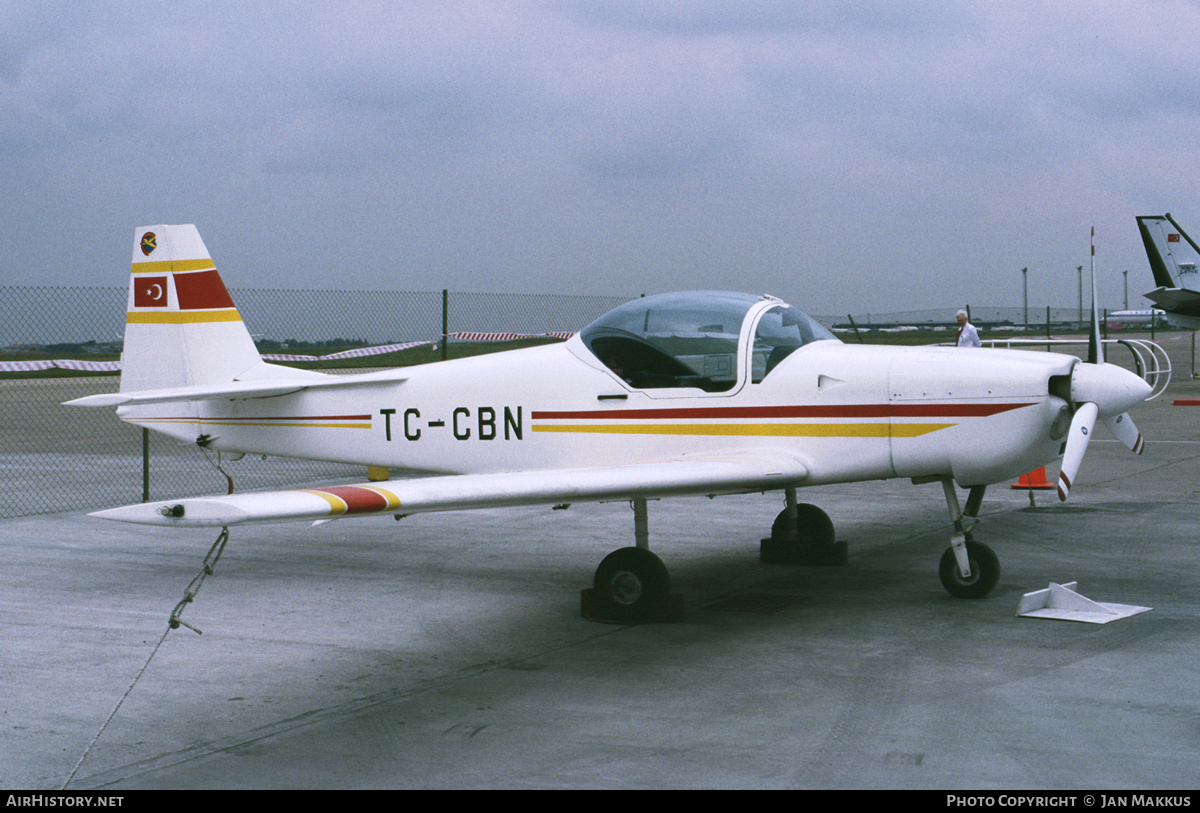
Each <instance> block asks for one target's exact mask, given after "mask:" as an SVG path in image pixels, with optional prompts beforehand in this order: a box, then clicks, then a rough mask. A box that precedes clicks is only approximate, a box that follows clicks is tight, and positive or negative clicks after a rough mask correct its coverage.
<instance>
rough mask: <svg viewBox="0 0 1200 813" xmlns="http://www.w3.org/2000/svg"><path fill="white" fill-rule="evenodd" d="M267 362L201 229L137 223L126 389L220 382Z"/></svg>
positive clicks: (124, 378)
mask: <svg viewBox="0 0 1200 813" xmlns="http://www.w3.org/2000/svg"><path fill="white" fill-rule="evenodd" d="M261 364H263V361H262V358H261V356H259V353H258V349H257V348H256V347H255V346H254V340H253V339H251V338H250V333H249V331H247V330H246V325H245V324H244V323H243V322H242V317H241V314H239V313H238V311H237V308H236V307H234V304H233V300H232V299H231V298H230V296H229V292H228V291H227V290H226V289H225V283H223V282H222V281H221V275H220V274H218V273H217V269H216V266H215V265H214V264H213V261H212V259H211V258H210V257H209V255H208V249H207V248H205V247H204V241H203V240H201V239H200V233H199V232H198V231H197V230H196V227H195V226H192V225H185V226H143V227H141V228H138V229H136V230H135V231H134V237H133V267H132V273H131V274H130V280H129V306H128V310H127V312H126V317H125V349H124V352H123V354H122V356H121V392H135V391H140V390H149V389H161V388H165V387H183V386H191V385H204V384H220V383H224V382H229V381H233V380H234V379H236V378H238V377H239V376H241V375H243V374H244V373H246V372H247V371H249V370H250V369H251V368H253V367H255V366H258V365H261Z"/></svg>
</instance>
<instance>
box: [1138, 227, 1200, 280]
mask: <svg viewBox="0 0 1200 813" xmlns="http://www.w3.org/2000/svg"><path fill="white" fill-rule="evenodd" d="M1137 224H1138V231H1139V232H1141V234H1142V243H1143V244H1145V246H1146V257H1147V258H1149V260H1150V270H1151V271H1152V272H1153V274H1154V284H1155V285H1156V286H1158V287H1159V288H1188V289H1191V290H1200V271H1198V269H1200V247H1197V246H1196V243H1195V241H1193V240H1192V238H1190V237H1188V235H1187V233H1186V232H1185V231H1184V230H1183V229H1181V228H1179V224H1178V223H1176V222H1175V220H1174V219H1173V218H1172V217H1171V215H1170V214H1166V215H1146V216H1141V217H1138V219H1137Z"/></svg>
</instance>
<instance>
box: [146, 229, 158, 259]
mask: <svg viewBox="0 0 1200 813" xmlns="http://www.w3.org/2000/svg"><path fill="white" fill-rule="evenodd" d="M156 248H158V242H157V240H156V239H155V237H154V232H152V231H148V232H146V233H145V234H143V235H142V253H143V254H145V255H146V256H147V257H149V256H150V252H152V251H154V249H156Z"/></svg>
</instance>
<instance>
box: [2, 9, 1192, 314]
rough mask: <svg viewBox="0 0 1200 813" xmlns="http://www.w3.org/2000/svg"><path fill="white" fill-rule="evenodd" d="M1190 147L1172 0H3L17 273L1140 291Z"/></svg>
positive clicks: (645, 288)
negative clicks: (168, 234) (206, 259)
mask: <svg viewBox="0 0 1200 813" xmlns="http://www.w3.org/2000/svg"><path fill="white" fill-rule="evenodd" d="M1198 142H1200V4H1198V3H1196V2H1183V1H1182V0H1161V1H1160V0H1141V1H1138V0H1132V1H1131V2H1113V3H1096V2H1094V0H1087V1H1086V2H1083V1H1082V0H1056V2H1053V3H1048V2H1037V3H1034V2H1025V1H1024V0H1005V2H996V0H988V1H987V2H981V1H980V0H957V1H956V2H948V1H947V2H929V1H926V0H907V2H896V0H848V1H847V2H839V3H804V2H797V1H796V0H691V1H690V2H684V0H545V2H538V1H537V0H512V2H500V1H498V2H486V1H485V0H463V1H462V2H458V1H457V0H434V2H430V1H429V0H421V2H407V1H406V0H388V2H345V3H343V2H337V1H336V0H327V2H323V3H311V2H303V3H289V2H278V1H276V2H264V3H256V2H247V0H236V2H225V1H224V0H204V2H195V3H192V2H170V3H161V2H158V3H136V2H118V1H116V0H113V1H110V2H90V3H79V2H77V0H66V1H63V2H60V1H59V0H37V1H36V2H27V1H26V0H6V2H4V4H3V5H2V6H0V150H2V151H3V153H2V155H0V181H2V184H3V186H2V192H0V284H3V285H41V284H55V285H122V286H123V285H125V284H126V282H127V276H128V268H129V265H128V263H129V257H130V252H131V250H132V238H133V230H134V228H135V227H136V226H139V225H151V224H158V223H195V224H197V226H198V227H199V229H200V232H201V235H202V236H203V237H204V239H205V242H206V244H207V245H208V248H209V251H210V253H211V254H212V256H213V258H214V259H215V260H216V263H217V267H218V268H219V269H220V270H221V273H222V275H223V276H224V277H225V280H226V284H227V285H229V286H230V287H232V288H238V287H241V288H251V287H268V288H269V287H288V288H293V287H320V288H349V289H377V288H385V289H399V290H439V289H441V288H449V289H451V290H471V291H506V292H507V291H516V292H564V293H572V294H615V295H624V294H631V295H637V294H640V293H642V292H648V293H654V292H658V291H666V290H680V289H688V288H728V289H737V290H747V291H750V292H754V293H774V294H776V295H778V296H780V297H783V298H784V299H787V300H788V301H790V302H792V303H793V304H795V305H797V306H798V307H800V308H801V309H802V310H806V311H809V312H811V313H816V314H844V313H850V312H853V313H863V312H882V311H891V310H908V309H916V308H927V307H942V306H944V307H947V308H957V307H959V306H961V305H963V304H968V303H970V304H973V305H980V306H982V305H1009V306H1020V304H1021V297H1022V280H1021V270H1020V269H1021V268H1022V267H1028V268H1029V269H1030V270H1029V275H1028V285H1029V300H1030V305H1031V307H1044V306H1045V305H1046V304H1052V305H1056V306H1058V305H1061V306H1065V307H1073V306H1074V305H1075V303H1076V298H1077V282H1078V277H1077V274H1076V267H1077V266H1080V265H1082V266H1083V267H1084V272H1085V274H1086V272H1087V269H1088V241H1089V236H1088V235H1089V229H1090V228H1091V227H1093V226H1095V228H1096V234H1097V246H1098V248H1097V269H1098V271H1099V273H1100V275H1101V277H1100V288H1101V298H1102V300H1103V301H1102V303H1101V304H1102V306H1108V307H1120V306H1121V304H1122V301H1121V300H1122V297H1123V286H1122V277H1121V272H1122V271H1124V270H1126V269H1128V270H1129V277H1128V279H1129V292H1130V305H1131V306H1134V307H1137V306H1143V305H1144V300H1142V298H1141V297H1140V294H1141V293H1143V292H1145V291H1148V290H1150V289H1151V288H1152V287H1153V283H1152V280H1151V277H1150V273H1149V269H1148V266H1147V263H1146V258H1145V254H1144V251H1143V249H1142V246H1141V241H1140V239H1139V237H1138V232H1137V227H1136V224H1135V221H1134V217H1135V216H1136V215H1141V214H1162V213H1163V212H1167V211H1169V212H1171V213H1172V214H1173V215H1174V216H1175V217H1176V219H1177V220H1179V221H1180V222H1181V223H1182V224H1183V226H1184V227H1185V228H1189V229H1190V230H1191V231H1192V234H1193V236H1194V237H1195V236H1200V201H1198V200H1197V195H1196V192H1197V165H1198V150H1197V146H1198ZM947 318H948V320H949V319H950V318H951V317H949V316H948V317H947Z"/></svg>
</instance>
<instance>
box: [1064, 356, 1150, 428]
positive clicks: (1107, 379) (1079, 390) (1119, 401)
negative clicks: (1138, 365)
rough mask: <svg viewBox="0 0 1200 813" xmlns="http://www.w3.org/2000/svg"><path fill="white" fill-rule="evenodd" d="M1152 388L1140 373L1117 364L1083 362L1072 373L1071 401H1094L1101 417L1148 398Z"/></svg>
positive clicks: (1130, 407)
mask: <svg viewBox="0 0 1200 813" xmlns="http://www.w3.org/2000/svg"><path fill="white" fill-rule="evenodd" d="M1150 390H1151V387H1150V385H1149V384H1147V383H1146V382H1145V381H1144V380H1142V378H1141V377H1140V376H1138V375H1136V374H1135V373H1131V372H1130V371H1129V370H1126V369H1124V368H1122V367H1118V366H1117V365H1115V364H1089V363H1087V362H1080V363H1079V364H1076V365H1075V369H1074V370H1073V371H1072V373H1071V400H1072V401H1074V402H1075V403H1076V404H1081V403H1093V404H1095V405H1096V406H1097V407H1098V408H1099V411H1100V417H1102V418H1108V417H1111V416H1113V415H1120V414H1121V413H1122V412H1126V411H1127V410H1129V409H1132V408H1133V407H1135V406H1137V405H1138V404H1140V403H1142V402H1143V401H1145V400H1146V398H1148V397H1149V395H1150Z"/></svg>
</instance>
